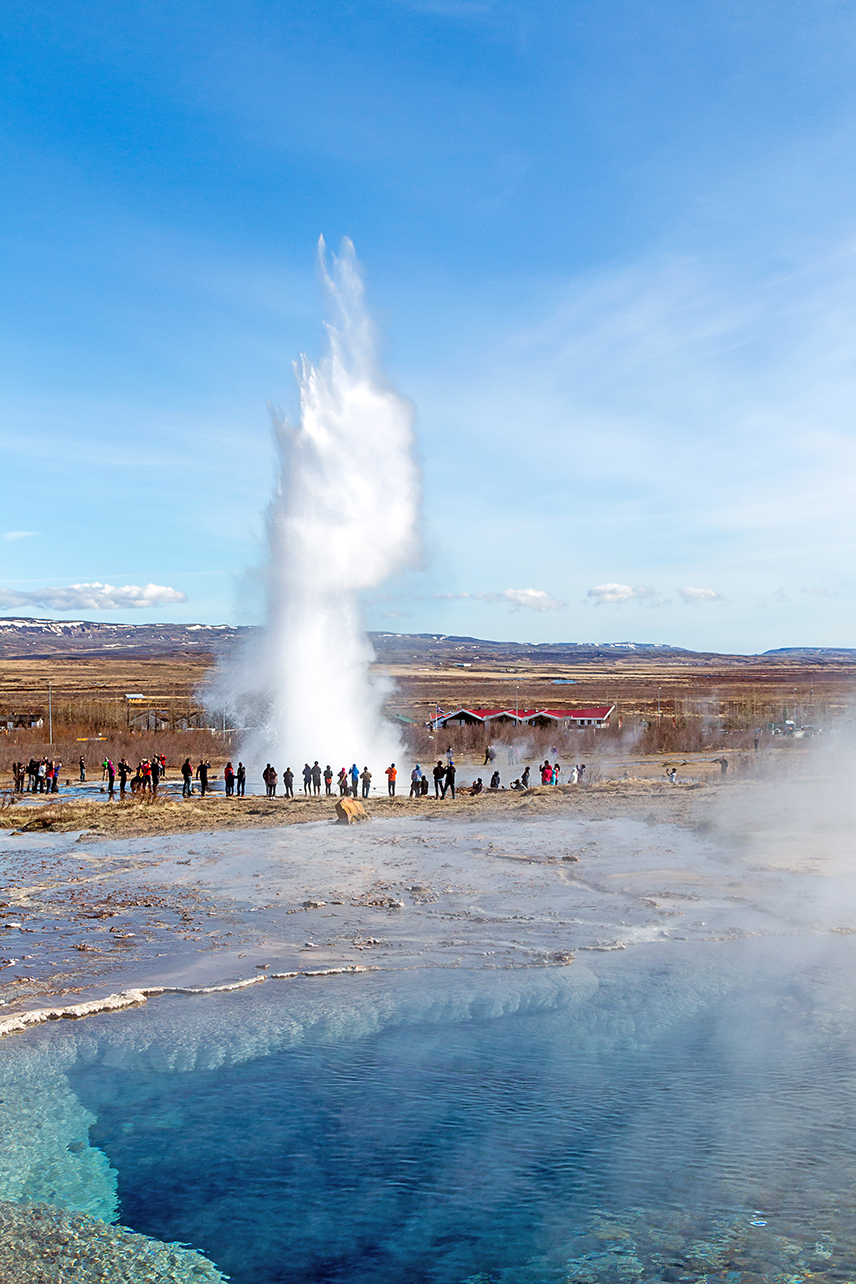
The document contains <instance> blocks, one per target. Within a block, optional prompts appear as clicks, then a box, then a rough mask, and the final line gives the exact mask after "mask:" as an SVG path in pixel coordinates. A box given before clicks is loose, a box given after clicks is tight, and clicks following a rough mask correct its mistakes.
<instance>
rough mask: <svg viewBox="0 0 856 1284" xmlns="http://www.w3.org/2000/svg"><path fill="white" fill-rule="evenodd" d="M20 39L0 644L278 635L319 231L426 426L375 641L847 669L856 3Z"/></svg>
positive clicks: (312, 348)
mask: <svg viewBox="0 0 856 1284" xmlns="http://www.w3.org/2000/svg"><path fill="white" fill-rule="evenodd" d="M4 29H5V33H4V49H3V82H2V83H3V87H4V89H3V93H4V100H5V104H4V111H3V113H2V123H0V166H2V172H3V174H4V176H5V182H4V189H5V190H4V198H3V201H2V202H0V235H2V248H3V259H4V267H3V288H2V291H0V339H2V343H1V344H0V416H2V438H3V440H2V460H3V466H2V469H0V503H2V518H0V527H2V530H0V535H2V538H0V586H2V593H0V613H2V614H5V615H23V614H26V615H36V616H42V617H45V616H48V617H51V616H55V617H57V618H69V616H70V615H74V616H77V617H85V618H92V619H108V620H109V619H112V620H122V619H126V620H132V621H134V620H136V621H140V620H141V619H147V620H148V619H163V620H185V621H191V620H193V621H203V622H233V623H234V622H237V623H241V622H250V621H253V620H255V619H257V618H258V603H257V602H256V600H255V597H254V593H253V589H252V581H251V580H248V579H247V577H246V575H245V574H244V572H245V570H246V568H247V567H252V566H253V565H254V564H257V563H258V561H259V559H260V539H261V532H262V515H263V511H264V508H265V504H266V502H267V499H268V496H269V493H270V489H271V484H272V468H273V451H272V445H271V437H270V426H269V420H268V415H267V410H266V405H267V403H268V402H273V403H277V404H280V405H283V406H285V407H286V408H291V409H292V410H293V408H294V381H293V376H292V369H291V363H292V361H293V360H294V358H295V357H296V356H297V355H298V354H299V353H300V352H301V351H308V352H309V354H310V355H312V356H317V355H318V354H319V352H320V350H321V344H322V329H321V321H322V316H323V299H322V295H321V291H320V289H319V286H318V279H317V274H316V266H315V246H316V242H317V239H318V236H319V234H321V233H323V234H324V236H325V237H326V239H327V242H328V244H330V245H332V246H334V247H335V245H336V244H337V243H338V241H339V239H340V238H341V237H342V236H344V235H348V236H350V237H352V238H353V240H354V242H355V245H356V248H357V253H358V255H359V256H360V258H361V260H362V262H363V264H364V266H365V269H366V275H367V283H368V294H369V300H370V304H371V307H372V309H373V311H374V314H375V316H376V317H377V319H378V321H379V323H380V325H381V328H382V331H383V334H384V341H385V360H386V364H387V369H388V371H389V375H390V378H391V380H392V381H393V383H394V384H395V386H396V387H397V388H398V389H399V391H401V392H402V393H404V394H405V395H407V396H408V397H410V398H412V400H413V401H414V403H415V406H416V410H417V427H418V434H419V450H420V455H421V460H422V464H423V469H424V507H423V546H424V556H423V565H422V567H421V569H419V570H414V571H411V572H408V573H407V574H406V575H403V576H401V577H400V578H398V579H397V580H395V581H394V582H393V583H390V584H387V585H385V586H384V587H383V588H382V590H380V591H378V592H377V593H374V594H372V595H371V596H370V598H369V599H368V600H367V602H366V617H367V622H368V624H369V626H370V627H374V628H382V629H387V628H388V629H391V630H395V631H402V632H405V631H406V632H411V631H412V632H417V631H434V630H437V631H445V632H455V633H468V634H475V635H479V636H483V637H494V638H517V639H521V640H523V639H526V640H535V641H549V640H570V641H577V640H579V641H585V640H626V639H632V640H638V641H669V642H672V643H675V644H678V645H683V646H688V647H697V648H712V649H718V650H727V651H755V650H761V649H766V648H769V647H776V646H787V645H847V646H850V645H854V644H856V639H854V629H853V623H854V601H856V570H855V569H854V567H856V561H854V517H853V495H854V479H856V422H854V421H855V420H856V289H854V287H856V206H854V202H853V199H852V193H853V190H854V177H855V176H854V167H856V145H854V144H856V76H854V62H856V58H854V50H856V11H854V9H853V7H852V6H851V5H849V4H845V3H838V2H836V3H828V2H826V0H813V3H811V4H808V3H792V2H790V0H777V3H775V4H774V3H772V2H771V3H761V2H753V0H741V2H740V3H737V2H736V0H722V2H721V3H718V4H716V5H710V6H701V5H689V4H687V3H686V2H685V0H681V2H680V3H678V2H674V3H657V2H656V0H651V2H645V0H632V2H631V0H628V2H627V3H618V2H617V0H598V2H597V3H593V2H592V3H571V2H568V0H566V2H565V3H554V2H553V0H544V2H542V3H534V4H533V3H526V4H523V3H503V2H501V0H497V2H495V3H492V2H491V0H414V2H410V3H408V2H406V0H388V2H387V3H374V2H372V0H361V3H360V4H353V3H347V4H345V3H326V4H323V5H322V4H320V3H315V2H314V0H309V2H308V3H307V2H306V0H303V2H302V3H300V4H299V5H298V4H294V3H273V2H269V0H268V2H266V0H258V2H257V3H241V2H239V0H238V2H235V3H230V4H222V3H218V0H206V3H205V4H202V3H198V4H197V3H192V2H190V0H177V2H176V3H170V4H159V3H157V2H156V0H152V2H151V3H148V4H146V5H143V4H139V3H128V2H127V0H111V3H109V4H108V3H106V0H105V2H104V3H92V2H91V0H78V2H77V3H75V4H74V5H67V4H63V5H60V4H58V3H39V0H27V3H26V4H24V3H18V2H16V0H9V2H8V3H7V5H6V6H5V19H4ZM93 584H95V585H107V586H110V587H109V589H94V590H93V589H87V590H79V589H74V588H72V587H71V586H75V585H93ZM152 585H154V586H159V588H158V589H157V590H152V589H150V588H148V589H147V587H146V586H152ZM129 589H130V591H126V590H129ZM165 589H169V590H171V591H172V597H171V598H170V594H169V593H166V592H164V591H161V590H165ZM529 590H532V591H531V592H529ZM182 598H183V599H186V600H181V599H182ZM63 608H66V609H63Z"/></svg>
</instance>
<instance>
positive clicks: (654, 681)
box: [0, 652, 856, 774]
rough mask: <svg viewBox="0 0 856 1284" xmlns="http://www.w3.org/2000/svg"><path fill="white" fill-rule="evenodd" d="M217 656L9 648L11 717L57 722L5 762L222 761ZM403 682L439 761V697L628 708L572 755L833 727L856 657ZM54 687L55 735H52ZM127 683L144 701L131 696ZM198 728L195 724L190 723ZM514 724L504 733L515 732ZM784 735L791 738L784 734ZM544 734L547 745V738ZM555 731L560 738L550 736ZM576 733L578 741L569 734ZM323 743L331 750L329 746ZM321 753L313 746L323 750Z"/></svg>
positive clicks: (427, 672)
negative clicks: (160, 757)
mask: <svg viewBox="0 0 856 1284" xmlns="http://www.w3.org/2000/svg"><path fill="white" fill-rule="evenodd" d="M211 663H212V657H211V656H210V655H206V654H200V653H196V652H194V653H192V654H190V655H188V654H186V653H180V654H173V655H157V656H153V657H140V656H128V655H124V654H120V653H117V654H115V655H111V654H109V653H107V654H105V653H103V652H102V653H101V654H98V655H70V656H63V655H56V654H53V655H50V656H44V657H39V656H26V655H24V656H5V657H0V713H5V712H7V711H8V712H12V713H14V712H29V711H32V712H36V713H39V714H40V715H41V716H42V718H43V722H44V725H43V726H42V728H40V729H39V728H33V729H32V730H22V729H19V730H16V731H13V732H7V733H5V734H4V735H3V737H2V740H0V770H2V771H4V772H5V771H7V770H8V769H9V767H10V766H11V763H12V762H13V761H14V760H16V759H17V758H24V757H26V758H28V757H29V756H30V755H31V754H33V755H35V756H37V757H39V756H41V755H42V754H48V756H50V757H57V756H58V757H60V758H62V761H63V763H64V773H63V774H66V773H70V772H71V771H72V769H73V766H74V764H76V762H77V758H78V757H79V756H80V754H81V753H83V754H84V756H85V757H86V758H87V761H88V762H89V763H91V764H92V765H94V764H95V763H96V762H98V761H99V760H100V757H102V756H103V755H104V754H105V753H109V754H110V756H111V757H114V758H117V757H119V756H121V755H122V754H123V753H125V754H127V756H128V757H129V758H130V759H131V760H132V761H135V760H136V759H138V758H140V757H143V756H146V755H148V754H150V753H153V752H155V751H157V752H163V753H165V754H166V755H167V758H168V760H169V762H170V763H171V764H173V765H177V764H178V763H179V762H180V761H181V759H182V758H183V757H184V755H185V754H188V753H189V754H190V756H191V757H192V758H195V757H198V756H199V755H201V754H205V755H206V756H208V757H210V758H211V759H212V761H214V762H215V763H216V762H218V761H219V760H220V759H223V760H225V758H224V755H225V756H229V755H230V754H231V752H232V748H233V746H232V744H231V742H230V739H229V738H228V737H227V738H226V740H225V741H224V738H223V735H222V733H221V731H220V730H219V729H215V730H214V731H213V732H209V731H204V730H195V729H192V724H193V723H194V722H195V721H202V722H204V721H206V719H205V718H204V716H203V715H202V710H201V705H200V701H199V698H198V695H197V692H198V689H199V686H200V684H201V682H202V681H203V679H204V677H205V675H206V673H207V672H208V670H209V668H210V665H211ZM377 667H378V669H380V670H381V671H383V672H384V673H386V674H388V675H389V677H391V678H392V680H393V682H394V684H395V692H394V694H393V696H392V697H391V699H390V701H389V712H390V713H391V714H398V715H400V716H401V717H402V718H404V719H407V720H408V722H407V724H406V725H407V727H408V733H407V734H408V735H409V738H410V741H411V746H412V749H413V751H414V752H415V753H416V754H418V755H419V756H420V757H421V758H427V757H429V756H430V754H431V753H432V752H433V750H434V749H435V748H436V747H437V740H436V739H435V738H432V737H431V736H429V734H428V732H427V730H426V727H425V724H426V722H427V721H428V719H429V718H431V717H432V716H433V715H434V712H435V710H436V707H437V706H438V705H439V706H440V707H441V708H442V709H444V710H447V711H448V710H450V709H454V708H456V707H458V706H459V705H463V706H475V707H489V708H491V707H492V708H496V707H500V708H510V709H514V708H515V707H519V708H527V707H528V708H533V707H535V708H568V707H574V706H580V705H582V706H585V705H601V704H608V705H614V706H615V713H614V715H613V719H612V726H611V728H610V730H609V732H587V733H586V732H582V733H581V732H571V733H566V734H565V736H563V737H559V740H560V741H561V743H560V746H559V747H560V748H561V749H562V751H563V752H564V753H565V754H566V755H567V754H568V753H570V752H572V751H574V750H578V751H579V752H581V753H585V754H587V755H588V756H589V757H591V756H592V755H593V754H594V753H596V752H607V751H611V752H613V753H619V752H622V753H626V752H628V751H633V752H634V753H636V754H641V755H643V756H644V755H645V754H649V753H653V754H662V753H664V752H670V751H671V752H677V753H680V752H684V753H686V752H703V751H708V750H711V749H715V748H719V747H724V748H725V749H734V750H737V749H741V748H746V747H749V746H751V743H752V740H753V738H754V733H755V729H756V728H758V727H760V728H762V729H765V728H768V727H769V726H770V725H772V724H781V723H783V722H784V721H785V720H786V719H793V720H794V721H795V722H796V724H797V725H803V724H809V725H811V726H815V727H819V728H822V729H824V730H828V729H830V728H831V727H834V726H835V724H836V723H840V722H841V721H842V720H843V719H844V718H845V717H846V716H847V714H848V712H849V710H850V707H851V704H852V697H853V687H854V679H856V664H854V663H853V662H852V661H851V662H848V661H846V660H843V659H837V660H834V659H833V660H823V661H819V660H811V659H807V658H805V657H801V658H794V659H786V658H773V659H769V658H767V657H732V656H713V657H709V656H694V655H688V656H687V657H686V658H675V657H674V656H671V657H668V658H651V657H646V656H645V655H644V654H642V655H639V654H630V655H625V654H622V653H618V654H617V655H616V656H615V657H614V658H608V659H596V660H581V661H578V662H571V663H557V662H556V660H555V659H554V658H547V659H545V661H544V662H541V663H535V662H533V661H532V659H531V657H527V658H526V659H525V660H519V661H518V660H514V659H510V660H505V659H503V657H501V656H500V657H499V659H497V660H491V661H489V662H483V661H479V660H478V659H474V660H473V661H472V662H471V663H470V664H469V666H468V667H463V664H462V663H461V662H460V661H452V660H449V659H446V658H444V659H436V658H433V657H432V658H431V659H426V658H421V657H420V658H418V659H417V660H416V661H415V662H414V663H402V662H401V661H400V660H397V662H395V663H389V664H385V665H384V664H378V666H377ZM49 684H50V689H51V701H50V704H51V715H52V724H53V740H52V745H51V743H50V742H49V736H48V687H49ZM128 693H140V694H142V695H143V696H144V697H145V700H144V703H143V704H142V705H129V704H128V702H127V701H126V699H125V697H126V695H127V694H128ZM147 710H152V711H157V712H158V713H160V714H166V715H167V718H168V719H169V722H168V724H167V725H165V726H164V727H163V728H162V729H161V730H158V731H147V730H139V729H135V726H134V718H135V717H138V718H139V716H140V714H141V712H142V713H145V711H147ZM187 724H191V729H179V728H183V727H186V726H187ZM510 734H511V733H510V732H507V733H502V732H494V739H495V740H498V741H500V742H501V741H502V740H503V738H507V737H508V736H509V735H510ZM441 738H442V739H443V741H444V747H445V743H446V742H447V741H448V742H449V743H452V744H453V745H454V747H455V748H457V749H458V750H459V751H466V750H469V751H470V752H471V753H472V754H473V756H474V757H477V756H478V753H479V751H480V749H482V747H483V745H484V742H485V734H484V733H483V732H482V731H481V730H480V729H479V730H478V731H476V732H472V731H469V730H463V731H460V732H453V733H450V734H448V735H447V734H445V733H444V734H443V736H442V737H441ZM530 739H531V750H532V753H533V754H535V755H536V756H537V755H538V753H539V752H540V751H542V750H544V751H546V750H547V749H549V748H550V747H551V745H552V744H553V743H556V742H557V736H556V734H555V733H552V732H547V733H544V734H543V735H542V736H540V737H538V736H532V737H531V738H530ZM782 739H784V738H782ZM542 740H543V742H544V743H543V745H542V744H541V741H542ZM548 741H549V742H550V744H548ZM565 742H567V743H565ZM319 748H320V749H321V752H322V753H323V746H319ZM315 752H316V751H315V750H313V754H314V753H315Z"/></svg>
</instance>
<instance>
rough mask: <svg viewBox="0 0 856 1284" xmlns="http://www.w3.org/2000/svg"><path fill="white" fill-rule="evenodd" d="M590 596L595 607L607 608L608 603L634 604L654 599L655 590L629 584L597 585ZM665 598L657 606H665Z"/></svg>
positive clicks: (658, 601) (591, 590)
mask: <svg viewBox="0 0 856 1284" xmlns="http://www.w3.org/2000/svg"><path fill="white" fill-rule="evenodd" d="M588 596H589V597H590V598H591V599H592V600H593V601H594V604H595V606H605V605H606V603H607V602H632V601H634V600H640V599H642V600H647V599H650V598H653V596H654V590H653V589H652V588H649V587H648V586H647V585H646V584H637V585H636V587H635V588H633V587H631V585H629V584H596V585H595V587H594V588H590V589H589V591H588ZM664 600H665V599H663V598H659V599H658V600H657V605H658V606H662V605H663V604H664Z"/></svg>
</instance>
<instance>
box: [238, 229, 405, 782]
mask: <svg viewBox="0 0 856 1284" xmlns="http://www.w3.org/2000/svg"><path fill="white" fill-rule="evenodd" d="M319 264H320V269H321V274H322V278H323V280H324V284H325V286H326V288H327V291H328V294H329V297H330V299H331V301H332V304H333V311H334V321H333V322H332V323H328V324H327V325H326V330H327V339H328V351H327V353H326V355H325V356H324V358H323V359H322V361H321V362H320V363H319V364H318V365H313V364H312V362H311V361H309V360H308V359H307V358H306V357H305V356H304V357H302V359H301V361H300V363H299V364H298V363H296V364H295V377H296V379H297V382H298V386H299V389H300V421H299V423H297V424H290V423H289V422H288V421H287V419H285V418H284V417H282V416H281V415H277V414H275V415H274V416H273V419H274V430H275V435H276V443H277V450H278V460H279V476H278V478H277V483H276V488H275V492H274V496H273V499H272V500H271V503H270V507H269V509H268V514H267V538H268V566H267V583H266V591H267V626H266V628H265V630H264V635H263V639H262V642H261V645H260V647H258V646H256V647H254V648H253V654H252V655H247V656H246V657H245V658H244V661H243V662H242V663H241V665H240V666H239V668H240V673H239V674H238V675H236V674H235V673H232V674H231V676H230V686H231V695H230V698H229V699H228V701H224V702H222V703H224V704H225V705H227V706H229V707H231V708H232V709H233V711H234V712H235V713H236V714H237V717H238V721H239V724H241V723H243V724H244V725H246V722H248V721H249V722H252V723H255V724H256V727H257V729H256V730H255V731H254V732H253V733H252V735H251V737H250V739H249V741H248V742H247V743H246V745H244V746H243V747H242V751H243V752H244V754H245V755H246V757H247V758H248V759H249V762H250V764H251V766H252V767H255V765H256V764H257V763H258V761H259V760H262V765H263V763H264V761H270V762H271V763H273V765H274V766H275V767H276V769H277V770H278V771H280V772H281V771H282V770H284V768H285V767H286V766H287V765H290V766H291V767H292V769H293V770H294V772H295V775H297V776H298V778H299V772H300V769H301V767H302V766H303V763H304V762H305V761H309V762H310V763H311V762H312V761H313V759H314V758H318V759H320V760H321V766H322V767H323V766H324V765H325V763H328V762H329V763H330V764H331V765H332V766H333V769H334V770H335V771H338V769H339V768H340V767H342V766H345V767H350V765H351V763H352V762H357V763H358V765H359V767H360V769H362V767H363V766H364V765H366V764H368V765H369V767H370V768H371V770H372V772H373V773H374V775H375V783H376V784H378V783H380V781H379V779H378V775H379V773H381V772H382V771H383V768H384V767H386V766H387V765H388V762H389V761H390V760H392V759H395V758H396V756H397V754H400V742H399V740H398V735H397V732H396V730H395V728H394V727H393V726H392V725H391V724H390V723H389V722H387V721H386V720H385V719H384V717H383V715H382V704H383V699H384V695H385V693H386V690H387V689H388V688H387V687H386V686H385V684H384V683H383V681H382V680H378V679H377V678H376V677H374V676H373V675H371V674H370V672H369V666H370V664H371V662H372V660H373V658H374V653H373V651H372V647H371V644H370V643H369V640H368V638H367V637H366V635H365V633H364V631H363V628H362V622H361V609H360V599H359V595H360V593H361V591H363V590H365V589H369V588H372V587H374V586H375V585H378V584H380V583H381V582H382V581H383V580H384V579H385V578H386V577H387V576H388V575H390V574H391V573H392V572H393V571H395V570H397V569H398V568H400V567H403V566H405V565H407V564H408V562H412V561H413V558H414V555H415V553H416V551H417V547H418V538H417V513H418V503H419V475H418V469H417V465H416V461H415V458H414V452H413V446H414V434H413V409H412V406H411V405H410V404H409V403H408V402H407V401H405V400H404V399H403V398H402V397H400V396H398V395H397V394H396V393H395V392H394V391H393V390H392V389H391V388H390V387H388V386H387V384H386V382H385V380H384V378H383V375H382V373H381V371H380V366H379V360H378V345H377V339H376V335H375V331H374V326H373V324H372V322H371V319H370V317H369V315H368V313H367V311H366V306H365V301H364V292H363V281H362V275H361V271H360V266H359V263H358V262H357V259H356V254H355V252H354V247H353V245H352V243H351V242H350V241H349V240H347V239H346V240H345V241H343V243H342V250H341V253H340V255H339V257H335V256H333V258H332V268H331V269H328V266H327V260H326V252H325V246H324V240H323V237H322V238H321V240H320V241H319ZM222 676H225V675H221V680H222ZM236 677H237V682H236V681H235V678H236ZM236 706H238V707H236ZM381 779H382V777H381Z"/></svg>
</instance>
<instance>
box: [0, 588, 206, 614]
mask: <svg viewBox="0 0 856 1284" xmlns="http://www.w3.org/2000/svg"><path fill="white" fill-rule="evenodd" d="M186 601H187V596H186V594H184V593H179V591H178V589H174V588H167V587H166V586H165V585H163V584H142V585H140V584H125V585H123V586H122V587H121V588H117V587H115V586H114V585H112V584H70V585H68V587H67V588H45V589H37V590H35V591H34V592H31V593H20V592H18V591H17V590H16V589H10V588H0V610H9V609H10V608H13V609H15V608H18V607H25V606H36V607H42V608H45V609H47V610H52V611H125V610H127V609H128V608H129V607H131V608H133V609H135V610H142V609H143V608H144V607H151V606H166V605H168V604H171V603H174V602H186Z"/></svg>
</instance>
